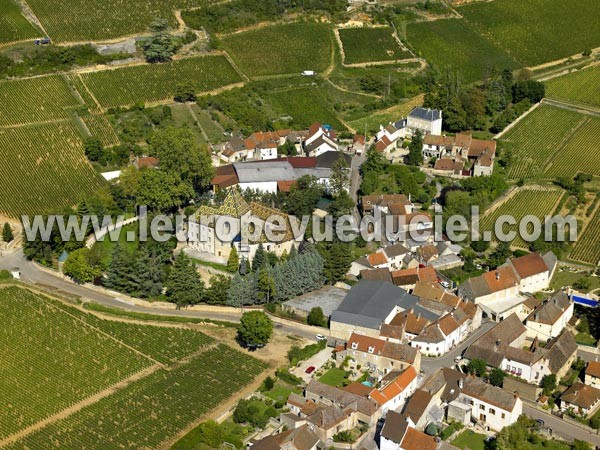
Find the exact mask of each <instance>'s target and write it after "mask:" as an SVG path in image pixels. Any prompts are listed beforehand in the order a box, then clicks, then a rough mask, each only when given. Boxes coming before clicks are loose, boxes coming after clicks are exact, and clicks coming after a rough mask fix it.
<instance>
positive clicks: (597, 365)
mask: <svg viewBox="0 0 600 450" xmlns="http://www.w3.org/2000/svg"><path fill="white" fill-rule="evenodd" d="M585 384H587V385H589V386H592V387H595V388H600V362H598V361H590V362H589V363H588V365H587V367H586V368H585Z"/></svg>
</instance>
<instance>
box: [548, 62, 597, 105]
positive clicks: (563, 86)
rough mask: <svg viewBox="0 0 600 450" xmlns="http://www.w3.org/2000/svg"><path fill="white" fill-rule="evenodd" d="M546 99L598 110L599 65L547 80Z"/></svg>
mask: <svg viewBox="0 0 600 450" xmlns="http://www.w3.org/2000/svg"><path fill="white" fill-rule="evenodd" d="M546 97H548V98H555V99H557V100H565V101H567V102H573V103H581V104H583V105H590V106H595V107H598V108H600V65H597V66H593V67H589V68H587V69H583V70H578V71H577V72H572V73H570V74H568V75H563V76H560V77H557V78H553V79H551V80H548V81H547V82H546Z"/></svg>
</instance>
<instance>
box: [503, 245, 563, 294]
mask: <svg viewBox="0 0 600 450" xmlns="http://www.w3.org/2000/svg"><path fill="white" fill-rule="evenodd" d="M557 262H558V260H557V258H556V255H554V253H552V252H547V253H544V254H543V255H542V254H541V253H538V252H532V253H528V254H527V255H524V256H521V257H519V258H512V259H508V260H507V261H506V263H505V264H504V265H503V266H505V267H511V268H512V269H513V270H514V273H515V277H516V278H517V280H518V282H519V289H520V291H521V292H532V293H533V292H538V291H541V290H543V289H546V288H547V287H548V286H549V285H550V280H551V279H552V276H553V275H554V271H555V270H556V266H557Z"/></svg>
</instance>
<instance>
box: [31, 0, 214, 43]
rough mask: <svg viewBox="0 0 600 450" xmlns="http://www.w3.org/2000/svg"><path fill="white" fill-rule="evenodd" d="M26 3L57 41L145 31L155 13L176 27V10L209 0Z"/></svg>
mask: <svg viewBox="0 0 600 450" xmlns="http://www.w3.org/2000/svg"><path fill="white" fill-rule="evenodd" d="M27 3H28V4H29V6H30V7H31V9H32V10H33V12H34V13H35V15H36V16H37V18H38V19H39V20H40V22H41V23H42V25H43V27H44V28H45V29H46V31H47V32H48V34H49V35H50V37H51V38H52V39H53V40H54V41H56V42H80V41H102V40H108V39H114V38H118V37H120V36H130V35H134V34H140V33H145V32H147V31H148V26H149V25H150V23H151V22H152V21H153V20H155V19H156V18H157V17H162V18H165V19H168V20H169V22H170V24H171V26H172V27H174V28H177V20H176V19H175V14H174V11H175V10H180V9H187V8H192V7H197V6H202V5H206V4H208V3H210V1H209V0H173V1H169V2H165V1H162V0H130V1H127V2H120V1H117V0H105V1H102V2H89V1H85V0H52V1H45V0H28V1H27Z"/></svg>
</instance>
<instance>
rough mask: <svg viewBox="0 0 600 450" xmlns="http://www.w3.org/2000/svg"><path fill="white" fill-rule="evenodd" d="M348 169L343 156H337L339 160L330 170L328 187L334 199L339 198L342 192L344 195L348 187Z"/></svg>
mask: <svg viewBox="0 0 600 450" xmlns="http://www.w3.org/2000/svg"><path fill="white" fill-rule="evenodd" d="M348 169H349V167H348V163H347V162H346V158H345V155H344V154H343V153H340V154H339V158H338V159H337V161H336V162H335V163H334V164H333V167H332V169H331V177H330V179H329V180H330V186H331V194H332V195H333V196H334V197H337V196H339V195H340V194H341V193H342V192H344V193H346V192H347V191H348V188H349V187H350V178H349V170H348Z"/></svg>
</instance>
